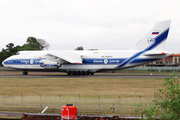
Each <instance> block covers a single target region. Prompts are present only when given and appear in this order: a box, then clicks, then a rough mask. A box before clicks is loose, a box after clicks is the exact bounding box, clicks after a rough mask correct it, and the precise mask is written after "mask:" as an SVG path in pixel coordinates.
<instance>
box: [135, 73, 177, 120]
mask: <svg viewBox="0 0 180 120" xmlns="http://www.w3.org/2000/svg"><path fill="white" fill-rule="evenodd" d="M140 111H141V116H143V115H146V119H149V120H151V119H155V118H156V117H157V116H158V115H159V116H160V119H162V120H164V119H168V120H179V119H180V84H179V80H178V78H177V77H176V75H175V74H173V75H170V76H169V77H168V78H165V83H164V89H159V94H158V98H157V99H155V100H153V101H152V103H151V105H150V106H149V107H144V106H143V105H142V104H139V105H138V109H136V110H135V112H136V113H140ZM161 112H162V113H161Z"/></svg>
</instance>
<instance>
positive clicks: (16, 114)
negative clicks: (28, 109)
mask: <svg viewBox="0 0 180 120" xmlns="http://www.w3.org/2000/svg"><path fill="white" fill-rule="evenodd" d="M0 116H8V117H11V116H16V117H22V116H23V113H21V112H2V111H0Z"/></svg>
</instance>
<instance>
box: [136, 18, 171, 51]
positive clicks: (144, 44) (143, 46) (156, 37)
mask: <svg viewBox="0 0 180 120" xmlns="http://www.w3.org/2000/svg"><path fill="white" fill-rule="evenodd" d="M170 23H171V20H166V21H161V22H159V23H158V24H156V25H155V26H154V27H153V28H152V29H151V30H150V31H149V32H148V33H147V34H146V35H145V36H144V37H143V39H141V40H140V41H139V43H137V45H136V46H134V47H133V48H132V49H133V50H145V51H149V50H164V46H165V42H166V39H167V36H168V32H169V28H170Z"/></svg>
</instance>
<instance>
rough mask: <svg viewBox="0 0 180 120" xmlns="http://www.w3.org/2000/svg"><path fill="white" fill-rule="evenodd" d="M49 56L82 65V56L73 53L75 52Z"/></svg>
mask: <svg viewBox="0 0 180 120" xmlns="http://www.w3.org/2000/svg"><path fill="white" fill-rule="evenodd" d="M47 55H49V56H55V57H58V58H61V59H63V60H65V61H67V62H69V63H72V64H82V58H81V55H79V54H76V53H73V52H68V51H61V52H50V53H48V54H47Z"/></svg>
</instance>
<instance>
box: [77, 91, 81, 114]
mask: <svg viewBox="0 0 180 120" xmlns="http://www.w3.org/2000/svg"><path fill="white" fill-rule="evenodd" d="M78 96H79V112H80V111H81V104H80V102H81V101H80V95H79V94H78Z"/></svg>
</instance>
